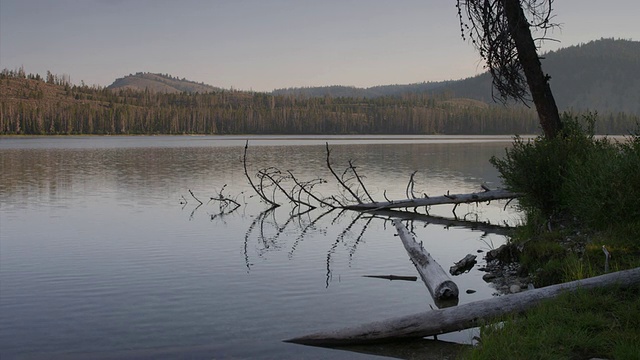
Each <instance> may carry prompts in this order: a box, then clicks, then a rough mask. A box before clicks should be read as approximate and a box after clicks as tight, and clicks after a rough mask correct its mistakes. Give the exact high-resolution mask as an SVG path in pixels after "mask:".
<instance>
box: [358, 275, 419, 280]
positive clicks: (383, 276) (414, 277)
mask: <svg viewBox="0 0 640 360" xmlns="http://www.w3.org/2000/svg"><path fill="white" fill-rule="evenodd" d="M362 277H368V278H373V279H385V280H404V281H416V280H418V277H417V276H398V275H362Z"/></svg>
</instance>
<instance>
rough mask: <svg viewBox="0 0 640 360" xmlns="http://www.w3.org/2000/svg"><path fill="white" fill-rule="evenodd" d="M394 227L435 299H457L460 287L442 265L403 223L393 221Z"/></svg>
mask: <svg viewBox="0 0 640 360" xmlns="http://www.w3.org/2000/svg"><path fill="white" fill-rule="evenodd" d="M393 225H395V227H396V229H397V230H398V236H399V237H400V240H402V244H403V245H404V247H405V249H407V252H408V253H409V257H411V261H412V262H413V264H414V265H415V266H416V269H417V270H418V273H420V277H421V278H422V280H423V281H424V283H425V284H426V285H427V288H428V289H429V292H430V293H431V296H432V297H433V299H434V300H450V299H457V298H458V294H459V291H458V286H457V285H456V284H455V283H454V282H453V281H451V279H450V278H449V276H448V275H447V273H446V272H445V271H444V270H443V269H442V267H441V266H440V264H438V263H437V262H436V261H435V260H434V259H433V257H431V254H429V252H427V251H426V250H425V249H424V248H423V247H422V244H418V243H417V242H416V240H415V239H414V238H413V235H411V233H410V232H409V230H407V228H406V227H405V226H404V225H403V224H402V221H400V220H398V219H395V220H393Z"/></svg>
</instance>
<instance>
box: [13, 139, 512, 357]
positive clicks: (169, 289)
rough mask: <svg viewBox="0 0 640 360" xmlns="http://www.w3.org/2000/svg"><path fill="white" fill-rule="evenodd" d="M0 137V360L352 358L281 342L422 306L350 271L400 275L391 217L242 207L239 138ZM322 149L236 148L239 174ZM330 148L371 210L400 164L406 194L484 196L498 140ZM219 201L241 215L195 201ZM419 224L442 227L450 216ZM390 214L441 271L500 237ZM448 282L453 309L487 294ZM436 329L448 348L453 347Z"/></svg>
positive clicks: (400, 253) (474, 279)
mask: <svg viewBox="0 0 640 360" xmlns="http://www.w3.org/2000/svg"><path fill="white" fill-rule="evenodd" d="M5 140H6V139H1V140H0V237H1V238H2V241H0V247H1V251H0V263H1V264H2V272H1V273H0V277H1V279H0V280H1V281H0V308H1V309H0V310H1V311H0V322H1V323H2V324H3V326H2V327H0V348H2V349H3V350H2V351H3V357H4V356H5V355H6V354H8V355H6V356H8V357H30V356H31V357H34V358H47V357H51V356H48V355H51V354H53V355H55V356H57V357H60V358H68V357H73V356H78V357H84V358H93V357H95V356H94V355H96V354H117V355H114V356H113V357H127V356H129V357H130V358H135V354H142V353H147V354H152V353H154V352H155V351H159V352H160V353H162V350H161V349H181V350H180V351H184V354H181V355H185V356H188V355H189V354H196V353H198V351H201V352H200V353H198V354H200V355H202V353H203V352H206V357H213V358H231V357H239V358H251V357H260V356H263V357H271V358H290V359H294V358H300V357H305V358H307V357H315V358H352V357H354V356H356V355H355V354H353V353H347V354H344V353H341V352H332V351H329V350H318V349H315V350H312V349H300V348H299V347H296V346H294V345H290V344H282V343H281V342H280V341H281V340H282V339H285V338H291V337H294V336H296V335H300V334H303V333H307V332H309V330H314V329H318V330H320V329H327V328H333V327H336V326H342V325H345V326H346V325H352V324H357V323H362V322H365V321H367V320H371V317H372V316H376V315H375V314H385V317H386V316H388V317H392V316H396V315H404V314H406V313H413V312H418V311H422V310H425V309H428V308H429V306H430V305H431V304H432V303H431V301H430V299H429V297H428V293H427V289H426V288H425V286H424V285H423V284H420V283H419V282H401V281H393V282H391V281H380V280H375V279H370V278H363V277H362V275H367V274H400V275H412V273H413V271H414V269H413V266H412V264H411V263H410V262H409V259H408V256H407V254H406V251H405V250H404V248H403V247H402V244H401V243H400V242H399V241H397V239H395V238H394V237H393V234H394V232H395V231H394V229H393V228H392V227H391V226H387V221H388V220H387V219H388V217H389V216H392V215H391V214H384V213H377V214H371V213H357V212H340V211H326V209H324V208H317V209H314V210H312V211H307V210H305V209H295V211H293V212H292V210H293V209H291V208H285V207H281V208H279V209H276V210H273V211H265V210H266V209H267V208H268V206H266V205H265V204H263V203H260V202H259V201H258V199H257V198H256V197H254V196H253V193H252V189H251V188H250V186H249V185H248V184H247V181H246V179H245V177H244V174H243V163H242V155H243V145H244V139H239V138H237V139H232V140H219V139H213V138H191V137H170V138H169V137H150V138H148V137H140V138H137V137H131V138H116V137H114V138H101V137H95V138H71V139H67V138H46V139H35V140H36V142H35V143H33V142H31V141H30V139H21V140H10V141H8V142H7V141H5ZM67 140H69V141H67ZM507 140H508V139H507ZM324 141H325V140H322V141H314V142H310V141H308V140H304V139H303V140H300V139H297V140H295V141H293V142H287V141H280V142H277V141H275V140H259V141H256V142H259V143H256V144H254V143H253V142H251V143H250V144H253V146H255V147H253V148H252V147H250V148H249V151H250V154H251V156H250V161H249V163H248V166H249V169H250V170H251V171H252V172H254V171H256V169H260V168H264V167H268V166H278V167H279V168H280V169H282V170H283V171H286V170H291V171H292V172H293V173H294V174H295V176H296V178H297V179H300V181H309V180H308V179H319V178H323V179H329V178H331V174H330V173H329V172H328V170H327V169H326V164H325V157H326V154H325V146H324ZM340 141H341V142H339V143H336V144H335V145H333V144H331V140H330V145H331V146H332V149H333V151H332V161H333V162H334V163H335V164H337V165H336V166H338V165H340V166H345V167H346V166H348V164H349V160H352V161H353V164H355V166H357V169H358V172H359V173H360V174H361V175H363V176H365V178H363V181H364V182H365V183H366V184H367V188H368V189H369V191H370V194H371V196H372V197H373V198H374V199H383V198H384V194H385V191H386V195H387V197H389V198H403V197H405V196H406V184H407V180H408V179H409V176H410V174H411V173H413V171H415V170H420V171H419V172H418V173H416V175H415V180H416V183H415V184H416V186H415V192H416V193H421V192H422V191H424V192H427V193H428V194H430V195H431V194H433V195H439V194H444V193H446V191H448V190H450V191H455V192H460V193H461V192H469V191H473V190H476V189H477V188H478V186H479V184H480V183H481V182H486V183H488V185H489V186H490V187H497V185H498V183H499V179H498V178H497V174H496V173H495V170H494V169H493V168H492V167H491V165H490V164H489V163H488V161H487V160H488V158H489V157H490V156H491V155H494V154H500V153H501V152H502V151H503V148H504V146H506V144H507V143H505V142H503V143H495V142H493V143H489V142H485V143H469V142H457V143H456V142H455V141H454V140H451V139H446V141H440V140H437V141H433V142H429V141H424V140H419V143H408V142H409V141H406V140H402V141H403V142H404V143H402V144H398V143H396V144H391V143H385V142H384V141H382V140H379V139H376V140H375V141H376V143H370V142H369V143H367V144H364V143H363V141H360V140H358V144H351V145H349V144H346V143H347V141H346V140H344V141H343V140H340ZM225 184H228V185H227V186H226V187H225V186H224V185H225ZM313 188H314V192H317V193H318V194H332V193H335V191H336V188H335V183H333V184H330V183H322V184H321V183H317V184H315V185H314V187H313ZM189 190H191V191H192V192H193V194H194V195H195V197H197V198H198V199H199V200H200V201H201V202H202V204H200V203H199V202H198V201H196V200H195V198H194V197H193V196H191V194H190V193H189ZM220 194H222V195H223V196H224V198H230V199H235V200H237V202H238V203H239V204H240V205H241V206H240V207H238V208H235V209H234V208H233V207H232V206H231V205H222V202H220V201H217V200H211V198H214V199H219V198H220V197H219V195H220ZM278 196H279V198H278V199H279V201H280V200H282V199H284V198H282V197H281V196H282V195H278ZM429 213H430V214H431V216H442V217H446V216H450V214H451V207H444V208H442V209H439V208H435V207H434V208H432V209H430V211H429ZM458 213H459V214H464V213H470V214H475V215H477V218H478V220H479V221H480V222H481V223H482V222H485V221H487V220H491V221H493V222H494V223H496V222H500V221H502V220H511V219H510V217H511V216H512V215H511V214H512V213H510V212H509V211H507V212H505V211H504V210H503V209H502V205H498V204H491V205H490V206H486V205H482V206H468V207H465V208H462V209H460V208H459V209H458ZM475 215H474V216H473V219H474V220H475V217H476V216H475ZM393 216H394V217H397V216H399V215H398V214H393ZM402 216H403V217H406V220H407V225H408V226H411V224H413V231H414V232H415V235H416V237H417V238H419V239H420V240H421V241H424V243H425V248H427V249H429V251H430V252H431V253H432V254H433V255H434V256H437V257H438V261H439V262H441V264H449V263H453V262H454V261H457V260H459V259H460V257H461V255H464V254H463V252H464V253H466V252H471V251H476V249H479V248H485V247H487V245H485V244H484V243H483V242H482V240H484V241H486V242H487V243H489V244H490V243H491V242H492V241H493V242H494V243H495V244H498V245H499V244H500V243H501V242H502V241H504V237H502V236H498V235H494V234H491V233H487V234H488V235H486V237H485V238H482V236H483V235H484V232H483V229H482V227H481V226H479V225H478V226H477V227H476V228H475V230H466V229H463V228H460V227H458V226H459V225H461V224H459V223H457V222H455V219H454V220H438V221H440V222H438V221H435V220H434V219H433V218H431V220H426V218H424V216H426V215H425V214H424V212H423V211H421V213H420V214H411V213H405V214H402ZM462 218H463V217H462ZM467 219H470V217H469V216H467ZM411 221H412V222H411ZM516 221H517V220H516ZM512 222H513V221H509V223H510V224H511V223H512ZM427 223H429V224H430V225H428V226H426V224H427ZM456 282H459V283H460V284H461V285H460V286H461V287H462V288H464V287H466V288H470V287H473V288H474V289H475V290H477V292H476V293H474V294H473V295H468V294H466V293H463V295H462V296H463V297H461V299H460V300H461V302H468V301H472V300H477V299H479V298H482V297H487V296H491V293H492V292H493V290H492V289H490V288H489V287H488V286H486V285H484V283H482V280H481V275H479V274H478V272H477V271H472V272H469V273H466V274H463V275H461V276H460V277H459V278H458V279H456ZM131 324H135V325H131ZM452 336H453V338H452V339H453V340H455V341H458V342H468V341H469V338H470V336H468V335H466V334H461V335H457V337H456V336H455V335H452ZM211 344H215V346H211ZM247 344H250V345H247ZM198 349H200V350H198ZM204 349H206V350H204ZM190 351H191V353H190ZM78 354H81V355H78ZM120 355H122V356H120ZM203 357H205V356H203Z"/></svg>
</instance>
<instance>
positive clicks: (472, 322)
mask: <svg viewBox="0 0 640 360" xmlns="http://www.w3.org/2000/svg"><path fill="white" fill-rule="evenodd" d="M637 284H640V268H635V269H631V270H625V271H618V272H614V273H609V274H605V275H600V276H596V277H592V278H589V279H584V280H577V281H572V282H568V283H564V284H558V285H552V286H547V287H544V288H540V289H534V290H528V291H524V292H521V293H517V294H511V295H505V296H500V297H493V298H490V299H486V300H480V301H476V302H472V303H467V304H463V305H459V306H456V307H451V308H446V309H440V310H431V311H427V312H421V313H417V314H413V315H408V316H403V317H398V318H394V319H388V320H384V321H377V322H372V323H369V324H364V325H359V326H354V327H350V328H345V329H340V330H333V331H326V332H319V333H315V334H311V335H306V336H302V337H297V338H294V339H290V340H285V341H286V342H292V343H298V344H306V345H319V346H328V345H346V344H365V343H371V342H381V341H385V340H386V341H389V340H398V339H407V338H419V337H425V336H432V335H438V334H443V333H448V332H452V331H458V330H464V329H468V328H472V327H476V326H479V325H482V324H484V323H486V322H487V321H491V320H492V319H494V318H496V317H498V316H501V315H504V314H507V313H514V312H522V311H525V310H527V309H529V308H531V307H533V306H534V305H536V304H538V303H539V302H540V301H541V300H543V299H548V298H552V297H555V296H557V295H558V294H560V293H562V292H564V291H575V290H576V289H593V288H597V287H603V286H607V285H617V286H621V287H628V286H632V285H637Z"/></svg>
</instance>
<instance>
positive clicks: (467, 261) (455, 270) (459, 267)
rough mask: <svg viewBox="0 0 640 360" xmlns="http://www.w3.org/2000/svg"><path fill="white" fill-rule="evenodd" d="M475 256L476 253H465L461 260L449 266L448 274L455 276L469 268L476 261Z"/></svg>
mask: <svg viewBox="0 0 640 360" xmlns="http://www.w3.org/2000/svg"><path fill="white" fill-rule="evenodd" d="M476 258H477V256H476V255H471V254H467V256H465V257H464V258H462V260H460V261H458V262H457V263H455V264H454V265H453V266H452V267H450V268H449V274H451V275H453V276H456V275H460V274H462V273H465V272H467V271H469V270H471V268H472V267H473V265H475V264H476V263H477V261H476Z"/></svg>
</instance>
